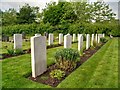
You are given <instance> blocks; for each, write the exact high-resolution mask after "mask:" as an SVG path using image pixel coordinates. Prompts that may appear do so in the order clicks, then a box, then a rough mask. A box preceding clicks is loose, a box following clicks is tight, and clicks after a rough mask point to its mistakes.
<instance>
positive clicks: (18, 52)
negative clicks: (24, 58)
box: [15, 49, 24, 55]
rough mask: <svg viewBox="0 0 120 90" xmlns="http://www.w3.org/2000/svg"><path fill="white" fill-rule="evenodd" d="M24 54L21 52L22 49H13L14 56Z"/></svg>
mask: <svg viewBox="0 0 120 90" xmlns="http://www.w3.org/2000/svg"><path fill="white" fill-rule="evenodd" d="M23 53H24V52H23V50H22V49H15V54H16V55H21V54H23Z"/></svg>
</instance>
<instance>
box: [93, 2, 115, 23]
mask: <svg viewBox="0 0 120 90" xmlns="http://www.w3.org/2000/svg"><path fill="white" fill-rule="evenodd" d="M92 6H93V8H91V10H92V13H91V15H92V19H93V20H94V21H95V22H104V21H111V20H115V17H114V16H116V14H115V13H113V12H112V9H110V7H109V5H107V4H106V3H104V2H94V3H93V5H92Z"/></svg>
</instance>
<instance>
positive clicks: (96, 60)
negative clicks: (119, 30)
mask: <svg viewBox="0 0 120 90" xmlns="http://www.w3.org/2000/svg"><path fill="white" fill-rule="evenodd" d="M117 40H118V38H115V39H112V40H109V41H108V42H107V43H106V44H105V45H104V46H103V47H102V48H101V49H100V50H99V51H98V52H97V53H96V54H95V55H93V56H92V57H91V58H90V59H89V60H88V61H87V62H85V63H84V64H83V65H82V66H81V67H79V68H78V69H77V70H76V71H74V72H73V73H72V74H70V75H69V76H68V77H67V78H66V79H65V80H64V81H62V82H61V83H60V84H59V85H58V87H59V88H66V87H67V88H91V87H94V88H102V87H103V88H105V87H118V42H117ZM72 47H73V48H74V49H77V43H75V44H73V46H72ZM61 48H63V46H61V47H57V48H52V49H48V50H47V65H48V66H49V65H51V64H53V63H54V57H53V55H54V53H55V52H56V50H59V49H61ZM0 63H2V86H3V87H4V88H51V87H50V86H48V85H44V84H40V83H36V82H33V81H31V80H28V79H27V78H25V77H27V76H28V75H30V73H31V57H30V54H25V55H21V56H18V57H12V58H8V59H5V60H3V61H1V62H0Z"/></svg>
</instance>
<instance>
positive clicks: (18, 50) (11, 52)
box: [7, 48, 24, 55]
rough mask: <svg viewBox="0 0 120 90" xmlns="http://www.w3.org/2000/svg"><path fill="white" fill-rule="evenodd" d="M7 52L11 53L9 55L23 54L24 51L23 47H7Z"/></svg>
mask: <svg viewBox="0 0 120 90" xmlns="http://www.w3.org/2000/svg"><path fill="white" fill-rule="evenodd" d="M7 53H8V54H9V55H21V54H23V53H24V52H23V50H22V49H13V48H12V49H7Z"/></svg>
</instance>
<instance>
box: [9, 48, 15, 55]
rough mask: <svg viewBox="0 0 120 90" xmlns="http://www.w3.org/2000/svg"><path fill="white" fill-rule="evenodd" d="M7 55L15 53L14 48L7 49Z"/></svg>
mask: <svg viewBox="0 0 120 90" xmlns="http://www.w3.org/2000/svg"><path fill="white" fill-rule="evenodd" d="M7 53H8V54H9V55H15V52H14V49H7Z"/></svg>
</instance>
